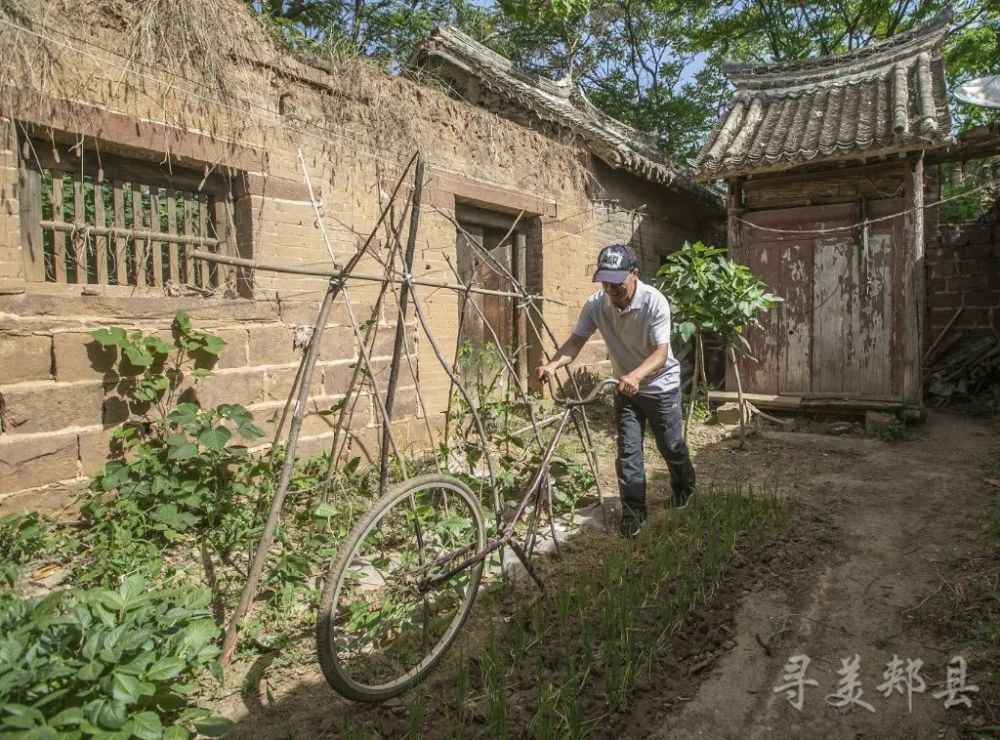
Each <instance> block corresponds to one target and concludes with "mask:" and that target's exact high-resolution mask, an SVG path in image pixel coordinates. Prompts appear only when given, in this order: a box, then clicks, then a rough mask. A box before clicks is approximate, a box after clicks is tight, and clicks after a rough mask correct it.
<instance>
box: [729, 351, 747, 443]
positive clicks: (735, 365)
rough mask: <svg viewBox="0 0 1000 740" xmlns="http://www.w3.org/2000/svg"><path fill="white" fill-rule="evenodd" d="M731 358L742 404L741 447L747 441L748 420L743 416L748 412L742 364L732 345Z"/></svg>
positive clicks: (739, 399) (737, 396) (740, 403)
mask: <svg viewBox="0 0 1000 740" xmlns="http://www.w3.org/2000/svg"><path fill="white" fill-rule="evenodd" d="M729 359H730V361H731V362H732V363H733V375H735V376H736V398H737V399H738V401H739V405H740V447H742V446H743V445H745V444H746V442H747V430H746V422H745V421H744V418H743V417H744V415H745V414H746V404H745V403H744V401H743V382H742V381H741V380H740V366H739V363H737V362H736V350H735V349H733V348H732V347H730V348H729Z"/></svg>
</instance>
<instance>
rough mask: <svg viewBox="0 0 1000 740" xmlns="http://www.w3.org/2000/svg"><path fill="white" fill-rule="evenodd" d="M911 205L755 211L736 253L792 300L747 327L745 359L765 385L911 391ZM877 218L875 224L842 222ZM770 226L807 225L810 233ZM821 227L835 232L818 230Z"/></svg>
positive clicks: (807, 390)
mask: <svg viewBox="0 0 1000 740" xmlns="http://www.w3.org/2000/svg"><path fill="white" fill-rule="evenodd" d="M902 210H903V205H902V201H901V200H898V199H893V200H883V201H877V202H871V203H868V204H866V205H863V206H862V205H832V206H821V207H818V206H813V207H808V208H784V209H778V210H771V211H754V212H750V213H747V214H746V215H745V216H744V218H745V219H746V221H748V222H749V223H751V224H754V225H755V226H760V227H764V228H761V229H755V228H753V226H750V225H747V224H744V225H742V227H741V228H742V235H741V236H742V239H741V244H740V245H739V246H738V247H737V249H736V250H734V251H735V252H736V257H737V259H739V260H740V261H741V262H743V263H744V264H747V265H749V267H750V269H751V270H753V271H754V272H755V273H756V274H757V275H758V276H759V277H760V278H761V279H762V280H763V281H764V282H765V283H766V284H767V285H768V286H769V288H770V289H771V290H772V292H774V293H776V294H778V295H780V296H782V297H783V298H784V299H785V302H784V303H783V304H781V305H780V306H779V308H778V309H776V310H774V311H770V312H768V313H767V314H766V315H764V316H763V317H762V319H761V323H762V324H763V329H755V330H751V332H750V334H749V335H748V337H747V340H748V341H749V343H750V346H751V347H752V349H753V353H754V356H755V357H756V359H757V360H758V361H757V362H753V361H751V360H749V359H744V360H741V362H740V373H741V375H742V377H743V379H744V385H745V387H746V388H747V389H749V390H752V391H753V392H756V393H771V394H786V395H799V394H815V395H825V394H829V395H831V396H842V395H843V396H865V397H874V398H881V397H886V398H891V397H898V396H900V395H902V367H901V356H900V347H901V344H900V336H901V334H900V332H901V325H900V322H901V316H902V305H901V304H902V295H901V290H902V288H901V285H902V283H901V279H902V278H901V276H902V265H903V257H904V254H903V250H904V249H905V248H906V241H905V239H904V238H903V237H904V231H903V219H902V217H897V218H894V219H890V220H883V221H876V220H875V219H878V218H881V217H883V216H886V215H889V214H893V213H899V212H900V211H902ZM866 216H867V218H868V219H869V220H870V223H869V224H868V227H867V228H860V229H843V228H842V227H846V226H849V225H850V224H854V223H858V222H859V221H863V220H864V218H865V217H866ZM765 229H781V230H789V231H791V230H802V231H803V233H802V234H801V236H800V235H798V234H795V233H781V232H778V231H766V230H765ZM816 231H821V232H825V233H815V232H816Z"/></svg>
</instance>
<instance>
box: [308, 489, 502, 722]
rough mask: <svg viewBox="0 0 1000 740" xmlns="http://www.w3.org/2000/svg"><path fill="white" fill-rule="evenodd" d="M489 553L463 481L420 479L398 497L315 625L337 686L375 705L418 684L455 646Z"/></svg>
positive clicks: (349, 556)
mask: <svg viewBox="0 0 1000 740" xmlns="http://www.w3.org/2000/svg"><path fill="white" fill-rule="evenodd" d="M485 545H486V527H485V525H484V523H483V516H482V513H481V511H480V507H479V502H478V501H477V500H476V498H475V496H474V495H473V493H472V491H470V490H469V488H468V487H467V486H466V485H465V484H464V483H462V482H461V481H459V480H457V479H455V478H451V477H448V476H444V475H425V476H420V477H418V478H412V479H411V480H408V481H406V482H404V483H401V484H400V485H399V486H397V487H395V488H393V489H392V490H391V491H390V492H389V493H388V494H387V495H386V496H385V498H383V499H382V500H381V501H379V502H378V504H377V505H376V506H375V507H374V508H373V509H372V510H371V511H369V512H368V513H367V514H366V515H365V516H364V517H363V518H362V519H361V521H360V522H358V524H357V526H355V528H354V530H353V531H352V532H351V534H350V535H348V537H347V539H346V540H345V541H344V544H343V545H342V546H341V549H340V552H339V554H338V555H337V559H336V560H335V561H334V563H333V566H332V567H331V568H330V573H329V575H328V576H327V580H326V584H325V587H324V589H323V597H322V600H321V602H320V611H319V618H318V620H317V625H316V648H317V654H318V657H319V662H320V666H321V667H322V668H323V674H324V675H325V676H326V680H327V682H329V684H330V686H332V687H333V688H334V689H336V690H337V691H338V692H339V693H340V694H342V695H344V696H346V697H348V698H349V699H354V700H355V701H363V702H377V701H383V700H385V699H388V698H390V697H393V696H396V695H398V694H401V693H402V692H404V691H406V690H407V689H408V688H410V687H411V686H413V685H414V684H415V683H417V682H418V681H420V680H421V679H422V678H423V677H424V676H425V675H426V674H427V672H428V671H430V670H431V668H433V667H434V665H435V663H437V661H438V660H440V659H441V656H443V655H444V653H445V651H446V650H447V649H448V647H449V646H450V645H451V643H452V642H453V641H454V639H455V637H456V636H457V635H458V631H459V630H460V629H461V627H462V624H463V623H464V622H465V618H466V616H468V613H469V610H470V609H472V604H473V602H474V601H475V598H476V592H477V590H478V588H479V582H480V579H481V578H482V570H483V563H482V561H480V562H478V563H476V564H474V565H472V566H469V567H468V568H465V569H463V570H461V571H460V572H458V573H455V574H454V575H452V576H451V577H449V578H447V579H442V578H441V577H442V576H444V575H446V574H448V572H449V571H451V570H452V569H454V568H455V567H456V566H457V565H459V564H460V563H461V562H462V561H463V560H465V559H466V558H468V557H469V556H471V555H473V554H474V553H476V552H478V551H480V550H482V549H483V548H484V547H485Z"/></svg>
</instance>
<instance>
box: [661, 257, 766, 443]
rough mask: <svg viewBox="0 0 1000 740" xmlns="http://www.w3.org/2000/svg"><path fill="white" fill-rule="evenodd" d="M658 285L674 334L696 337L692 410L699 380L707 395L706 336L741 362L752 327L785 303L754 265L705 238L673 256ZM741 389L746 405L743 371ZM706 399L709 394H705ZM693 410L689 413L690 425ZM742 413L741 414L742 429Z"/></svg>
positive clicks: (740, 392) (741, 424) (739, 389)
mask: <svg viewBox="0 0 1000 740" xmlns="http://www.w3.org/2000/svg"><path fill="white" fill-rule="evenodd" d="M656 278H657V281H656V284H657V287H659V289H660V290H661V291H663V293H664V295H666V296H667V297H668V298H669V300H670V309H671V315H672V318H673V323H674V332H675V333H676V334H677V335H678V336H679V337H680V339H681V341H683V342H688V341H690V340H691V339H694V349H695V352H694V357H695V360H694V373H693V375H692V378H691V409H692V411H693V409H694V400H695V397H696V396H697V389H698V382H699V379H700V380H701V383H702V386H703V390H704V392H705V394H706V396H707V395H708V383H707V381H706V380H705V349H704V343H703V341H702V338H703V337H704V336H709V337H712V338H714V339H716V340H718V341H719V342H720V343H721V344H722V345H723V346H724V347H726V348H727V350H728V353H729V359H730V360H731V361H732V363H733V365H734V366H735V364H736V352H737V351H739V352H740V353H742V354H745V355H750V354H751V352H752V348H751V347H750V345H749V343H747V340H746V332H747V329H748V328H750V327H752V326H758V327H759V326H760V321H759V319H758V318H757V317H758V315H759V314H760V313H761V311H769V310H771V309H772V308H774V307H775V306H777V305H778V303H780V302H781V301H782V299H781V298H779V297H778V296H776V295H773V294H772V293H770V292H768V290H767V286H766V285H764V283H762V282H761V281H760V280H759V279H758V278H757V276H756V275H754V274H753V273H752V272H750V268H748V267H747V266H746V265H741V264H739V263H737V262H733V261H732V260H730V259H728V258H727V257H726V250H725V249H718V248H717V247H709V246H706V245H704V244H702V243H701V242H695V243H694V244H685V245H684V246H683V247H682V248H681V249H678V250H677V251H676V252H673V253H672V254H670V255H669V256H668V257H667V258H666V260H665V261H664V263H663V266H662V267H661V268H660V269H659V271H658V272H657V273H656ZM736 387H737V391H738V392H739V394H740V409H741V410H742V409H743V408H744V407H743V388H742V386H741V384H740V378H739V373H737V374H736ZM706 400H707V398H706ZM691 416H692V412H691V411H689V412H688V422H689V423H690V420H691ZM742 426H743V414H742V413H741V414H740V428H741V429H742Z"/></svg>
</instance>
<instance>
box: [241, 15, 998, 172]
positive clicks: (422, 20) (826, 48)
mask: <svg viewBox="0 0 1000 740" xmlns="http://www.w3.org/2000/svg"><path fill="white" fill-rule="evenodd" d="M247 2H248V3H249V4H250V5H251V7H253V8H254V10H256V11H257V12H259V13H262V14H263V15H264V16H265V17H266V18H268V19H270V21H271V22H272V23H273V24H274V26H275V27H276V28H277V29H278V30H279V32H280V33H281V35H282V36H283V37H284V38H285V39H286V41H288V43H289V44H290V45H292V46H293V47H296V48H305V49H311V50H317V49H335V50H348V51H354V52H357V53H361V54H365V55H368V56H373V57H377V58H380V59H385V60H387V61H390V62H393V63H395V64H398V63H400V62H402V61H403V60H405V59H406V58H407V56H408V55H409V54H410V53H411V52H412V50H413V48H414V46H415V45H416V43H418V42H419V40H420V39H421V38H423V37H424V36H426V35H427V34H428V33H429V32H430V31H431V29H432V28H433V27H434V26H435V25H438V24H441V23H452V24H455V25H457V26H458V27H460V28H462V29H463V30H464V31H465V32H467V33H469V34H470V35H471V36H473V37H474V38H476V39H478V40H480V41H482V42H483V43H485V44H486V45H487V46H490V47H491V48H493V49H494V50H496V51H498V52H499V53H501V54H504V55H505V56H507V57H509V58H511V59H512V60H513V61H514V62H516V63H517V64H519V65H521V66H523V67H526V68H528V69H531V70H534V71H536V72H538V73H540V74H542V75H545V76H547V77H550V78H552V79H560V78H565V77H567V76H568V77H570V78H572V79H573V80H574V81H576V82H577V83H579V84H580V85H581V87H582V88H583V89H584V90H585V92H586V93H587V94H588V96H589V97H590V99H591V100H592V101H593V102H594V103H595V104H596V105H597V106H598V107H600V108H602V109H603V110H604V111H606V112H607V113H609V114H610V115H612V116H614V117H616V118H618V119H620V120H622V121H625V122H626V123H629V124H631V125H632V126H635V127H636V128H639V129H641V130H644V131H648V132H651V133H654V134H656V135H657V136H658V139H659V141H660V143H661V146H662V148H663V149H664V151H665V152H667V153H669V154H671V155H673V156H675V157H677V158H679V159H686V158H690V157H691V156H693V155H694V154H695V153H696V152H697V150H698V148H699V146H700V144H701V142H702V141H703V140H704V137H705V135H706V134H707V132H708V131H709V130H710V129H711V127H712V125H713V124H714V122H715V120H716V119H717V117H718V114H719V112H720V110H721V108H722V107H723V106H724V105H725V103H726V102H727V101H728V98H729V95H730V90H729V87H728V83H727V81H726V79H725V76H724V75H723V73H722V62H723V61H724V60H725V59H733V60H737V61H787V60H791V59H801V58H805V57H810V56H817V55H826V54H836V53H840V52H844V51H849V50H852V49H857V48H860V47H862V46H865V45H866V44H869V43H872V42H875V41H879V40H882V39H885V38H888V37H890V36H892V35H894V34H898V33H901V32H903V31H906V30H907V29H909V28H912V27H913V26H915V25H917V24H919V23H922V22H924V21H926V20H928V19H929V18H931V17H932V16H933V15H934V14H935V13H937V12H939V11H940V10H942V9H943V8H944V7H945V6H946V5H948V4H949V3H947V1H946V0H810V1H808V2H799V3H786V2H784V0H737V1H736V2H719V1H718V0H691V1H690V2H682V1H681V0H546V1H540V0H247ZM950 4H951V6H952V7H953V9H954V12H955V29H954V31H953V33H952V34H951V35H950V37H949V39H948V41H947V43H946V47H945V62H946V69H947V71H948V75H949V83H951V84H952V85H954V84H957V83H959V82H961V81H964V80H967V79H971V78H973V77H977V76H981V75H985V74H991V73H996V72H998V71H1000V0H986V1H985V2H983V0H955V2H953V3H950ZM954 110H955V113H956V114H957V118H958V120H959V121H960V122H961V123H962V124H964V125H971V124H975V123H981V122H984V121H986V120H988V119H989V118H990V115H991V114H990V113H989V112H987V111H985V110H984V109H981V108H973V107H970V106H962V105H960V104H956V106H955V109H954Z"/></svg>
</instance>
